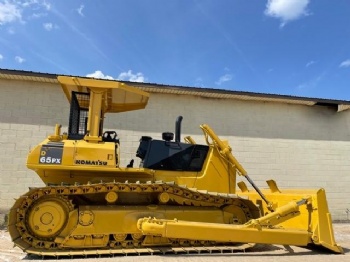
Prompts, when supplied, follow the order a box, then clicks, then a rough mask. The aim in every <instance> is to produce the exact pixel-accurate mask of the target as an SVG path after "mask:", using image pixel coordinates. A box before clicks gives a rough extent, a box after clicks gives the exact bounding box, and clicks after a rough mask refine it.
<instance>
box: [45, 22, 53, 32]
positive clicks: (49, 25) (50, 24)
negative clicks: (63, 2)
mask: <svg viewBox="0 0 350 262" xmlns="http://www.w3.org/2000/svg"><path fill="white" fill-rule="evenodd" d="M43 27H44V28H45V30H47V31H51V30H52V28H53V24H52V23H44V24H43Z"/></svg>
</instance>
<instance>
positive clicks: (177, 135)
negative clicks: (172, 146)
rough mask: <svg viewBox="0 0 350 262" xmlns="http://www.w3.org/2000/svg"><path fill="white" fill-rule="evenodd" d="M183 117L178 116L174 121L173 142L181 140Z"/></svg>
mask: <svg viewBox="0 0 350 262" xmlns="http://www.w3.org/2000/svg"><path fill="white" fill-rule="evenodd" d="M182 119H183V117H182V116H178V117H177V118H176V123H175V142H177V143H179V142H180V140H181V121H182Z"/></svg>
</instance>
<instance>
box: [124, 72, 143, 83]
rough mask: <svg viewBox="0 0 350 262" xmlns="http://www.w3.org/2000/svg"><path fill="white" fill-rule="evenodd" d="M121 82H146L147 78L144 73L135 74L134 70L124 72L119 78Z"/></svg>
mask: <svg viewBox="0 0 350 262" xmlns="http://www.w3.org/2000/svg"><path fill="white" fill-rule="evenodd" d="M118 79H119V80H127V81H132V82H145V80H146V78H145V77H144V75H143V73H140V72H139V73H136V74H133V73H132V70H129V71H128V72H122V73H120V74H119V76H118Z"/></svg>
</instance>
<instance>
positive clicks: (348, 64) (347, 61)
mask: <svg viewBox="0 0 350 262" xmlns="http://www.w3.org/2000/svg"><path fill="white" fill-rule="evenodd" d="M339 67H350V59H348V60H345V61H343V62H341V63H340V65H339Z"/></svg>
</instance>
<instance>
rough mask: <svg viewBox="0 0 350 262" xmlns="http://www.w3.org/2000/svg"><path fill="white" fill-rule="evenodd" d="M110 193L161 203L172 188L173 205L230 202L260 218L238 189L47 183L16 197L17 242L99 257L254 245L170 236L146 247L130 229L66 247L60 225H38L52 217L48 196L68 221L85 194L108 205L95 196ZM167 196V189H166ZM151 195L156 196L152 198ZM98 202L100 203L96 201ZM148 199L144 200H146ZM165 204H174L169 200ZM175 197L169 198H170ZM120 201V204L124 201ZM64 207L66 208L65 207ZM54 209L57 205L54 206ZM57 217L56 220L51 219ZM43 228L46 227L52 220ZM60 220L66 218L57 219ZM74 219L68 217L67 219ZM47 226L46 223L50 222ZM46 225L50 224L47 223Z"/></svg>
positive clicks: (12, 224) (32, 249)
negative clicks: (103, 241) (102, 242)
mask: <svg viewBox="0 0 350 262" xmlns="http://www.w3.org/2000/svg"><path fill="white" fill-rule="evenodd" d="M109 192H115V193H117V194H124V196H129V195H128V194H130V196H131V195H132V194H133V195H134V196H135V193H138V194H142V195H143V196H147V197H146V199H148V200H147V201H150V202H149V203H148V202H146V203H140V205H157V204H159V201H161V198H160V197H159V196H161V194H162V193H166V196H167V197H169V199H170V202H171V205H173V206H174V205H175V206H187V207H208V208H211V207H212V208H223V207H225V206H230V205H232V206H235V207H236V208H238V209H240V210H242V211H241V212H243V214H244V216H245V220H246V221H247V220H249V219H251V218H254V212H252V207H251V204H250V202H249V201H248V200H245V199H241V198H238V197H237V196H236V195H233V194H219V193H212V192H207V191H202V190H196V189H193V188H187V187H185V186H180V185H176V184H175V183H172V182H171V183H165V182H162V181H159V182H147V183H139V182H136V183H128V182H125V183H119V182H110V183H102V182H101V183H99V184H85V185H68V186H63V185H60V186H47V187H41V188H32V189H30V190H29V191H28V192H27V193H26V194H24V195H22V196H21V197H20V198H19V199H17V200H16V202H15V204H14V206H13V207H12V209H11V210H10V215H9V232H10V235H11V238H12V241H13V242H14V244H15V245H16V246H18V247H20V248H21V249H22V250H23V251H25V252H27V253H28V254H35V255H39V256H54V257H60V256H96V255H97V256H99V255H152V254H168V253H185V254H186V253H231V252H236V251H242V250H245V249H247V248H249V247H251V246H252V245H251V244H237V245H233V244H230V243H215V242H212V241H193V240H191V241H190V240H186V239H169V240H168V243H167V245H165V246H164V245H163V246H162V245H160V246H147V247H146V246H144V245H143V242H142V241H143V239H144V236H142V235H141V236H137V237H136V236H135V235H136V234H133V235H132V234H128V235H126V236H125V237H122V238H121V239H119V238H118V237H112V235H109V236H106V237H107V238H108V244H107V245H106V246H105V247H98V248H96V247H92V246H91V247H90V246H88V245H84V246H81V247H80V246H78V247H77V246H75V247H73V248H70V247H67V246H63V245H62V244H60V242H59V241H57V239H56V238H57V236H58V235H59V234H60V233H61V232H62V230H61V229H59V228H57V227H52V228H49V229H48V230H47V231H48V232H50V233H47V232H46V231H45V232H44V233H42V231H41V229H40V228H39V229H38V226H36V225H34V224H33V223H32V222H31V221H32V217H35V216H38V214H39V216H40V219H41V220H44V222H45V219H47V216H48V215H47V214H46V213H44V214H40V213H39V211H37V210H39V207H40V208H42V207H45V205H46V203H47V201H50V203H54V204H53V206H54V207H55V208H56V205H57V206H58V207H57V208H56V209H59V210H61V209H62V210H61V213H62V214H63V220H64V219H66V220H68V215H69V213H70V212H72V211H73V210H74V209H76V208H78V207H79V205H80V203H79V202H81V199H85V198H87V199H88V200H89V201H90V202H89V204H95V205H96V204H97V205H106V203H105V202H100V201H99V200H95V199H98V198H95V196H98V195H106V194H108V193H109ZM163 196H164V194H163ZM149 199H150V200H149ZM91 201H97V203H91ZM141 201H142V200H141ZM162 201H163V203H161V204H168V203H164V202H168V201H169V200H168V199H167V200H166V201H164V199H163V200H162ZM170 202H169V203H170ZM118 204H120V203H119V200H118V201H117V202H116V203H115V205H118ZM61 206H62V207H61ZM50 208H51V207H50ZM49 220H50V221H52V219H49ZM246 221H236V222H235V221H234V222H233V223H242V222H246ZM44 222H42V223H43V224H42V225H41V227H42V228H43V227H44V226H45V225H46V223H44ZM55 223H56V224H58V223H62V228H63V227H64V225H63V222H60V221H58V222H55ZM67 223H68V222H67ZM44 228H45V227H44ZM45 229H46V228H45ZM81 237H82V238H85V237H86V238H87V237H89V238H90V239H91V238H93V237H101V236H94V235H93V236H81Z"/></svg>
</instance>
